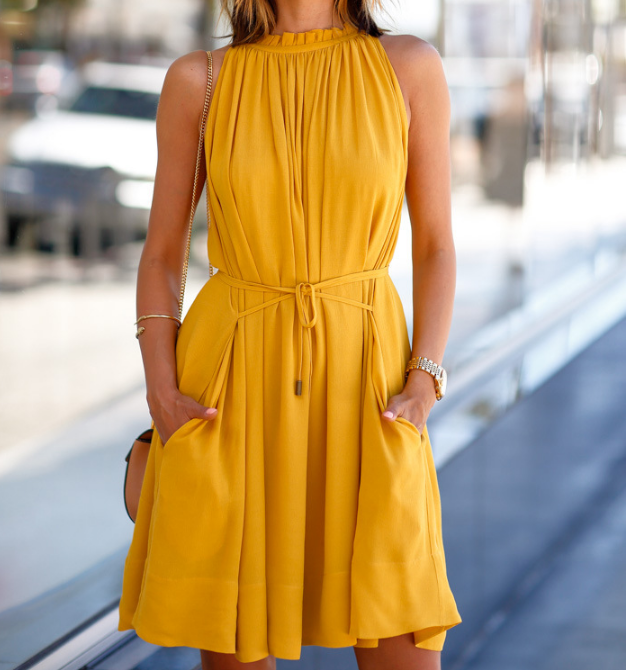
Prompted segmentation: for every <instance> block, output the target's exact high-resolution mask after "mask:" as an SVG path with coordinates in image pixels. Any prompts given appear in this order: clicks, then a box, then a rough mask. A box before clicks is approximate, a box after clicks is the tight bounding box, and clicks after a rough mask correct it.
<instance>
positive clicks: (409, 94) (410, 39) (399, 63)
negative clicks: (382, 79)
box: [379, 35, 448, 115]
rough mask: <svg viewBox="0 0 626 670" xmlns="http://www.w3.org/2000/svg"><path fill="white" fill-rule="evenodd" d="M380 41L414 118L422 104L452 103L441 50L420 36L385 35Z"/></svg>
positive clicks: (444, 104)
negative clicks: (419, 104) (449, 98)
mask: <svg viewBox="0 0 626 670" xmlns="http://www.w3.org/2000/svg"><path fill="white" fill-rule="evenodd" d="M379 39H380V42H381V44H382V46H383V47H384V49H385V51H386V53H387V56H388V57H389V61H390V62H391V65H392V66H393V69H394V70H395V73H396V77H397V78H398V83H399V84H400V88H401V89H402V93H403V94H404V98H405V101H408V107H409V110H408V111H409V112H410V114H411V115H412V113H413V111H415V108H416V107H417V104H418V102H420V103H421V102H423V101H424V100H430V101H432V103H433V104H435V105H443V106H444V107H445V106H446V105H447V104H448V103H447V100H446V99H447V97H448V87H447V83H446V78H445V73H444V68H443V61H442V58H441V55H440V54H439V51H437V49H436V47H435V46H434V45H432V44H431V43H430V42H428V41H427V40H424V39H422V38H421V37H417V36H416V35H382V36H381V37H380V38H379Z"/></svg>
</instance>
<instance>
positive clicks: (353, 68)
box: [119, 24, 461, 662]
mask: <svg viewBox="0 0 626 670" xmlns="http://www.w3.org/2000/svg"><path fill="white" fill-rule="evenodd" d="M407 147H408V122H407V115H406V110H405V107H404V100H403V97H402V92H401V89H400V86H399V84H398V81H397V78H396V76H395V73H394V71H393V68H392V66H391V63H390V61H389V59H388V57H387V55H386V52H385V50H384V48H383V47H382V45H381V43H380V40H378V39H377V38H374V37H372V36H370V35H367V34H365V33H363V32H360V31H358V30H357V29H356V28H354V27H353V26H351V25H350V24H346V25H345V26H344V27H343V28H329V29H314V30H309V31H305V32H302V33H290V32H285V33H283V34H282V35H265V36H264V37H262V38H261V39H260V40H259V41H257V42H256V43H254V44H247V45H238V46H236V47H230V48H229V49H228V50H227V51H226V53H225V56H224V60H223V63H222V66H221V68H220V71H219V74H218V77H217V80H215V81H214V91H213V99H212V102H211V106H210V108H209V116H208V121H207V130H206V136H205V153H206V165H207V193H208V198H209V206H210V209H211V226H210V229H209V237H208V252H209V257H210V258H211V262H212V263H213V265H214V266H215V267H216V268H218V270H219V271H218V272H217V273H216V274H215V275H214V276H213V277H212V278H211V279H209V280H208V281H207V282H206V284H205V285H204V286H203V287H202V289H201V290H200V292H199V293H198V295H197V297H196V298H195V300H194V301H193V303H192V304H191V305H190V307H189V310H188V312H187V314H186V316H185V319H184V321H183V324H182V326H181V327H180V329H179V334H178V339H177V343H176V362H177V378H178V384H179V389H180V391H181V392H182V393H184V394H187V395H189V396H191V397H193V398H194V399H196V400H197V401H198V402H200V403H202V404H204V405H207V406H210V407H217V409H218V414H217V416H216V418H215V419H214V420H203V419H191V420H190V421H188V422H187V423H185V424H184V425H182V426H181V427H180V428H179V429H178V430H177V431H176V432H175V433H174V434H173V435H172V436H171V438H170V439H169V440H168V441H167V443H166V444H165V445H163V443H162V442H161V440H160V437H159V435H158V433H157V432H156V431H154V437H153V440H152V444H151V448H150V455H149V459H148V464H147V469H146V475H145V480H144V485H143V488H142V493H141V498H140V502H139V509H138V513H137V518H136V523H135V527H134V532H133V537H132V542H131V545H130V548H129V552H128V556H127V559H126V564H125V568H124V580H123V592H122V598H121V601H120V605H119V615H120V618H119V630H127V629H131V628H133V629H135V630H136V632H137V634H138V635H139V636H140V637H141V638H143V639H144V640H146V641H147V642H151V643H153V644H157V645H162V646H187V647H194V648H198V649H208V650H213V651H218V652H223V653H234V654H235V655H236V657H237V659H238V660H239V661H242V662H251V661H256V660H259V659H262V658H264V657H266V656H267V655H268V654H272V655H274V656H276V657H278V658H283V659H292V660H296V659H299V658H300V654H301V647H302V645H319V646H324V647H345V646H359V647H375V646H377V645H378V640H379V639H380V638H383V637H390V636H394V635H399V634H402V633H408V632H412V633H413V637H414V642H415V644H416V646H419V647H422V648H425V649H434V650H441V649H442V648H443V644H444V640H445V636H446V631H447V630H448V629H450V628H452V627H453V626H455V625H457V624H459V623H460V622H461V617H460V615H459V612H458V610H457V607H456V603H455V600H454V597H453V594H452V592H451V589H450V586H449V584H448V580H447V576H446V565H445V557H444V549H443V542H442V535H441V506H440V499H439V489H438V483H437V474H436V470H435V465H434V461H433V456H432V449H431V444H430V440H429V437H428V430H427V428H426V427H424V429H423V431H422V433H421V434H420V432H419V431H418V429H417V428H416V427H415V426H414V425H413V424H412V423H410V422H409V421H408V420H406V419H403V418H402V417H399V418H397V419H396V420H395V421H393V422H388V421H385V419H384V418H382V417H381V413H382V412H383V411H384V409H385V407H386V404H387V401H388V399H389V398H390V397H391V396H392V395H395V394H397V393H399V392H400V391H401V390H402V387H403V383H404V368H405V365H406V362H407V361H408V359H409V358H410V356H411V347H410V344H409V338H408V332H407V324H406V318H405V314H404V310H403V306H402V303H401V301H400V297H399V295H398V292H397V290H396V287H395V285H394V283H393V281H392V280H391V278H390V276H389V272H388V267H389V263H390V262H391V259H392V258H393V254H394V250H395V247H396V243H397V239H398V231H399V227H400V217H401V212H402V205H403V200H404V189H405V180H406V173H407V164H408V149H407ZM298 380H300V381H299V385H298ZM298 389H300V393H298Z"/></svg>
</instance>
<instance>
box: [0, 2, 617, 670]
mask: <svg viewBox="0 0 626 670" xmlns="http://www.w3.org/2000/svg"><path fill="white" fill-rule="evenodd" d="M386 9H387V13H386V14H385V15H383V16H378V19H379V22H380V24H381V25H382V26H384V27H387V28H390V29H391V30H392V31H393V32H399V33H412V34H415V35H418V36H419V37H421V38H423V39H426V40H428V41H430V42H431V43H432V44H433V45H435V46H436V47H437V49H438V50H439V52H440V54H441V56H442V58H443V63H444V67H445V72H446V77H447V81H448V85H449V88H450V95H451V100H452V127H451V149H452V175H453V184H452V186H453V191H452V198H453V202H452V206H453V227H454V235H455V242H456V249H457V259H458V275H457V291H456V298H455V310H454V319H453V324H452V331H451V334H450V339H449V343H448V347H447V349H446V355H445V359H444V362H443V363H444V366H445V367H446V369H447V370H448V375H449V383H448V394H447V396H446V398H445V400H444V401H443V402H442V403H437V404H436V406H435V407H434V408H433V411H432V413H431V415H430V417H429V421H428V426H429V434H430V438H431V442H432V446H433V451H434V456H435V460H436V463H437V468H438V473H439V480H440V489H441V504H442V515H443V528H444V545H445V550H446V559H447V565H448V577H449V581H450V584H451V587H452V589H453V592H454V593H455V596H456V598H457V604H458V607H459V611H460V613H461V616H462V617H463V623H462V624H461V625H460V626H457V627H455V628H454V629H452V630H450V631H449V632H448V635H447V639H446V644H445V648H444V652H443V655H442V660H443V665H444V667H445V668H454V669H455V670H461V669H462V670H469V669H472V670H473V669H481V670H482V669H490V668H494V670H495V668H496V667H497V668H498V669H501V668H503V667H504V668H506V669H507V670H517V669H519V670H522V669H530V668H532V669H533V670H542V669H543V668H546V669H547V668H551V669H552V670H561V668H563V669H564V668H567V669H568V670H575V669H577V668H581V669H582V668H585V670H589V669H590V668H591V669H594V668H620V669H621V668H624V667H626V643H625V640H626V560H625V559H624V558H623V557H624V556H625V555H626V437H625V436H626V358H625V356H624V351H625V346H626V197H625V193H626V0H422V1H421V2H419V3H416V2H412V1H411V0H396V1H395V2H393V3H392V2H391V1H390V2H388V3H386ZM217 11H218V10H217V7H216V3H214V2H204V1H203V0H177V1H176V2H171V1H170V2H168V1H167V0H150V1H147V0H133V1H130V0H0V670H14V669H15V668H67V669H69V668H76V669H78V668H87V667H89V668H98V669H99V670H103V669H105V668H111V669H113V668H115V669H120V670H122V669H125V668H128V669H130V668H151V669H155V668H161V667H163V668H181V669H187V668H193V667H194V666H197V665H198V663H199V654H198V652H197V650H191V649H184V648H163V649H160V648H158V647H155V646H154V645H150V644H147V643H145V642H143V641H142V640H139V639H138V638H137V637H136V636H135V635H134V632H132V631H127V632H124V633H121V632H118V631H117V611H116V607H117V602H118V600H119V594H120V591H121V577H122V568H123V561H124V558H125V554H126V550H127V548H128V544H129V542H130V537H131V534H132V530H133V525H132V523H131V521H130V519H129V518H128V516H127V515H126V512H125V510H124V507H123V502H122V484H123V477H124V470H125V465H126V464H125V461H124V457H125V455H126V453H127V452H128V449H129V448H130V444H131V441H132V437H134V435H136V434H138V433H139V432H140V431H141V430H142V429H144V428H145V427H146V426H147V425H149V415H148V411H147V406H146V403H145V391H144V381H143V369H142V366H141V358H140V353H139V348H138V345H137V341H136V339H135V337H134V331H135V328H134V326H133V325H132V324H133V322H134V320H135V280H136V270H137V263H138V259H139V255H140V253H141V248H142V243H143V239H144V236H145V232H146V227H147V222H148V214H149V208H150V203H151V198H152V188H153V177H154V171H155V166H156V139H155V122H154V117H155V111H156V106H157V103H158V98H159V93H160V90H161V86H162V82H163V78H164V75H165V71H166V69H167V67H168V65H169V64H170V63H171V62H172V60H173V59H175V58H176V57H178V56H180V55H182V54H184V53H186V52H188V51H191V50H194V49H215V48H218V47H220V46H224V45H225V44H227V43H228V39H227V38H224V37H223V35H225V34H226V33H227V32H228V27H227V26H226V25H225V24H223V23H220V24H218V23H217ZM204 197H205V196H204V194H203V200H202V202H203V201H204ZM196 219H197V220H196V221H195V223H194V234H193V244H192V253H191V261H190V274H189V283H188V289H187V295H186V300H185V305H186V306H188V305H189V304H191V302H192V300H193V298H194V296H195V294H196V293H197V291H198V290H199V288H200V287H201V286H202V285H203V283H204V282H205V281H206V280H207V279H208V263H207V258H206V218H205V214H204V207H203V206H202V205H200V206H199V207H198V213H197V217H196ZM410 240H411V227H410V221H409V218H408V213H407V211H406V205H405V211H404V215H403V222H402V229H401V237H400V240H399V242H398V245H397V250H396V255H395V257H394V260H393V263H392V266H391V270H392V277H393V279H394V282H395V283H396V286H397V287H398V290H399V291H400V294H401V296H402V299H403V303H404V306H405V312H406V315H407V321H408V325H409V333H410V332H411V324H412V296H411V258H410ZM294 663H295V662H292V661H279V663H278V665H279V667H286V666H288V665H294ZM300 665H301V666H302V667H304V668H318V667H320V668H321V667H323V668H325V669H326V670H329V669H332V668H356V664H355V662H354V657H353V652H352V650H351V649H350V648H347V649H337V650H327V649H319V648H311V647H309V648H306V647H305V648H303V654H302V660H301V662H300ZM294 667H295V665H294Z"/></svg>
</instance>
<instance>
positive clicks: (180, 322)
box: [135, 314, 182, 339]
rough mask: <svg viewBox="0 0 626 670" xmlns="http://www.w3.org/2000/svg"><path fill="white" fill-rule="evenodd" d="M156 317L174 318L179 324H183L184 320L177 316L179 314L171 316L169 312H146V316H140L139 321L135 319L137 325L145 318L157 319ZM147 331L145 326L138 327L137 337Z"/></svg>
mask: <svg viewBox="0 0 626 670" xmlns="http://www.w3.org/2000/svg"><path fill="white" fill-rule="evenodd" d="M156 318H161V319H173V320H174V321H176V323H178V325H179V326H181V325H182V321H181V320H180V319H179V318H178V317H177V316H170V315H169V314H145V315H144V316H140V317H139V318H138V319H137V321H135V325H137V324H138V323H139V322H140V321H143V320H144V319H156ZM144 331H145V328H144V327H143V326H141V327H140V328H138V329H137V332H136V333H135V337H136V338H137V339H139V336H140V335H141V334H142V333H143V332H144Z"/></svg>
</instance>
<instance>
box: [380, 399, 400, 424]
mask: <svg viewBox="0 0 626 670" xmlns="http://www.w3.org/2000/svg"><path fill="white" fill-rule="evenodd" d="M401 409H402V406H401V405H400V403H398V402H394V401H393V400H392V401H391V402H390V403H389V404H388V405H387V407H386V408H385V410H384V412H383V416H384V417H385V418H386V419H390V420H391V421H394V420H395V418H396V417H397V416H398V415H400V414H401V413H402V412H401Z"/></svg>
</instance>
